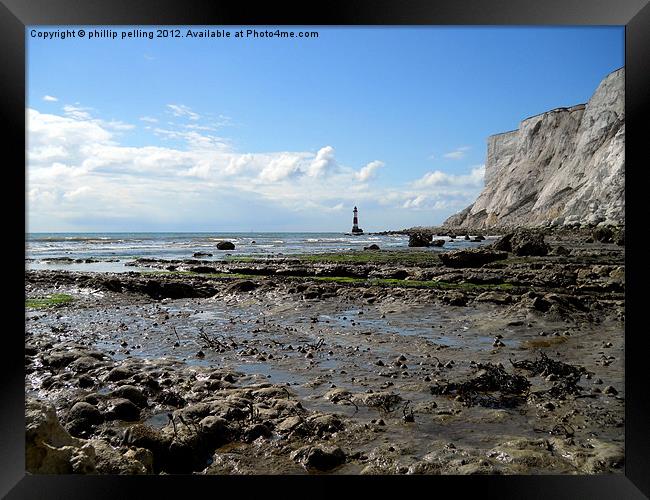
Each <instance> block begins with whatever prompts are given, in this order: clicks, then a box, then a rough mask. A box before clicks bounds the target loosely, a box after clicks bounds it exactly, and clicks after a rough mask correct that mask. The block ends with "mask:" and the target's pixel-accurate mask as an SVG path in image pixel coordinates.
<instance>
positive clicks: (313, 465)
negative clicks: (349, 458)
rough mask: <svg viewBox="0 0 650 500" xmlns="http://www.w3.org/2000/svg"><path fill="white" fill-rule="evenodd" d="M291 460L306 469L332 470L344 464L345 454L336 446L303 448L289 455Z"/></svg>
mask: <svg viewBox="0 0 650 500" xmlns="http://www.w3.org/2000/svg"><path fill="white" fill-rule="evenodd" d="M291 458H292V459H293V460H294V461H296V462H298V463H300V464H302V465H303V466H304V467H306V468H308V469H316V470H321V471H328V470H332V469H334V468H335V467H338V466H339V465H341V464H343V463H344V462H345V458H346V457H345V453H344V452H343V450H341V448H339V447H338V446H324V445H316V446H304V447H302V448H300V449H298V450H296V451H294V452H293V453H292V454H291Z"/></svg>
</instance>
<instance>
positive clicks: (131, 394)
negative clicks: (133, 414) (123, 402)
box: [110, 385, 147, 408]
mask: <svg viewBox="0 0 650 500" xmlns="http://www.w3.org/2000/svg"><path fill="white" fill-rule="evenodd" d="M110 397H112V398H123V399H128V400H129V401H131V402H132V403H133V404H134V405H136V406H138V407H139V408H145V407H146V406H147V396H145V394H144V392H142V389H140V388H138V387H136V386H134V385H123V386H121V387H118V388H117V389H115V390H114V391H113V392H111V393H110Z"/></svg>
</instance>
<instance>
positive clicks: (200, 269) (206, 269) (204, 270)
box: [190, 266, 217, 274]
mask: <svg viewBox="0 0 650 500" xmlns="http://www.w3.org/2000/svg"><path fill="white" fill-rule="evenodd" d="M190 271H192V272H193V273H198V274H213V273H216V272H217V269H216V268H214V267H210V266H194V267H192V268H191V269H190Z"/></svg>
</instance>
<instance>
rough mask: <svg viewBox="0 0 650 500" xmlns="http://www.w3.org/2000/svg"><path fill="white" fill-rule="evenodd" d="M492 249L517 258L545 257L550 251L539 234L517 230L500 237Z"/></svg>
mask: <svg viewBox="0 0 650 500" xmlns="http://www.w3.org/2000/svg"><path fill="white" fill-rule="evenodd" d="M492 247H493V248H494V249H495V250H502V251H506V252H512V253H514V254H515V255H518V256H533V255H534V256H542V255H547V254H548V252H549V250H550V247H549V246H548V244H547V243H546V242H545V241H544V235H543V234H542V233H541V232H538V231H531V230H527V229H518V230H516V231H514V232H512V233H508V234H506V235H504V236H502V237H501V238H499V239H498V240H497V241H496V242H495V243H494V244H493V245H492Z"/></svg>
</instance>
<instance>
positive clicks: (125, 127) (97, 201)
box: [27, 105, 484, 230]
mask: <svg viewBox="0 0 650 500" xmlns="http://www.w3.org/2000/svg"><path fill="white" fill-rule="evenodd" d="M197 116H199V115H198V114H197ZM201 116H202V117H205V118H201V119H200V120H197V121H196V122H195V124H196V125H197V127H191V128H186V127H183V126H182V125H174V124H172V125H171V126H170V127H167V128H154V129H153V130H154V133H155V134H157V135H158V136H159V137H161V138H162V139H163V140H162V141H159V142H160V144H159V145H155V146H154V145H147V146H137V147H135V146H125V145H123V144H121V135H122V134H128V133H129V131H130V130H132V128H133V127H132V126H131V125H130V124H126V123H123V122H119V121H116V120H112V121H105V120H101V119H99V118H95V117H93V116H92V115H91V113H90V112H89V111H88V108H81V107H80V106H79V105H75V106H68V107H67V109H65V108H64V112H63V114H62V115H55V114H48V113H42V112H39V111H37V110H35V109H28V110H27V126H28V151H27V157H28V170H27V174H28V180H27V186H28V193H27V194H28V200H29V208H28V210H29V218H28V220H29V221H30V225H31V224H32V223H34V224H40V226H37V227H41V228H42V229H41V230H47V229H48V228H51V227H70V228H71V230H72V229H74V227H77V226H74V224H76V223H75V222H69V224H70V226H63V222H61V221H77V220H80V219H83V220H85V221H91V222H89V223H88V224H92V221H97V220H105V219H106V218H107V217H110V218H111V220H116V221H118V222H116V224H117V226H116V230H119V228H120V227H121V226H119V224H122V221H129V220H134V219H137V220H147V221H158V223H159V224H160V227H166V226H165V225H166V224H171V222H172V221H179V224H184V223H185V224H186V223H187V221H193V220H198V219H200V218H201V217H203V218H205V219H206V220H208V221H210V220H213V219H212V218H211V217H218V216H220V215H221V214H227V213H230V212H231V211H232V210H233V207H234V206H235V205H237V204H238V203H239V207H240V208H241V209H242V210H243V212H247V210H248V209H249V208H250V210H253V208H251V207H252V206H255V207H256V208H255V209H254V210H258V211H260V213H259V214H258V215H260V216H266V215H268V214H270V213H271V212H278V211H283V212H282V213H284V214H285V216H286V214H288V213H291V214H296V217H298V215H299V214H303V216H304V217H305V220H312V218H313V217H318V216H319V215H318V214H334V213H337V212H341V213H342V212H343V211H344V210H345V211H347V210H349V209H351V207H352V206H354V205H358V206H359V207H360V208H361V209H362V210H364V212H363V213H364V214H369V213H370V212H369V207H370V206H375V207H378V208H380V209H381V210H384V211H387V212H386V214H388V213H391V214H392V213H397V212H399V211H400V210H409V211H413V212H426V211H430V212H431V211H435V210H447V211H448V213H451V211H452V209H453V210H456V209H457V208H458V209H460V208H463V207H464V206H466V205H468V204H469V203H470V202H471V201H472V200H473V199H474V198H475V196H476V195H477V194H478V191H479V190H480V187H481V185H482V179H483V175H484V168H483V167H482V166H481V167H476V168H475V169H473V170H472V172H471V173H469V174H465V175H451V174H446V173H443V172H440V171H436V172H429V173H427V174H426V175H425V176H423V177H422V178H421V179H418V180H417V181H413V182H408V183H403V184H401V185H393V186H390V187H386V186H382V185H381V184H380V183H379V182H369V181H370V180H372V179H373V178H374V177H375V176H376V173H377V171H378V170H379V169H380V168H381V167H383V166H384V163H383V162H381V161H379V160H375V161H372V162H370V163H368V164H366V165H365V166H362V167H361V168H359V166H354V167H352V166H346V165H344V164H342V163H339V161H337V159H336V158H335V149H334V147H333V146H331V145H324V146H323V147H321V148H320V149H318V150H317V151H316V152H314V151H269V152H255V153H251V152H246V151H237V150H236V149H235V148H234V147H233V143H232V141H230V140H229V139H228V138H223V137H219V136H216V135H213V134H212V133H211V131H210V130H204V128H202V127H203V126H204V125H205V124H206V122H205V121H204V120H209V119H208V118H207V115H204V114H202V115H201ZM207 123H208V124H209V123H210V122H207ZM167 140H169V141H170V142H167ZM171 141H173V142H171ZM89 200H92V203H89ZM237 200H239V201H237ZM262 207H263V208H262ZM450 207H451V208H450ZM250 210H248V211H250ZM396 211H397V212H396ZM262 212H264V213H262ZM267 212H268V214H267ZM445 215H446V214H445ZM268 216H269V217H270V215H268ZM391 216H392V215H391ZM224 217H225V215H224ZM422 217H424V215H422ZM432 223H435V220H432ZM91 227H94V226H91Z"/></svg>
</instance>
